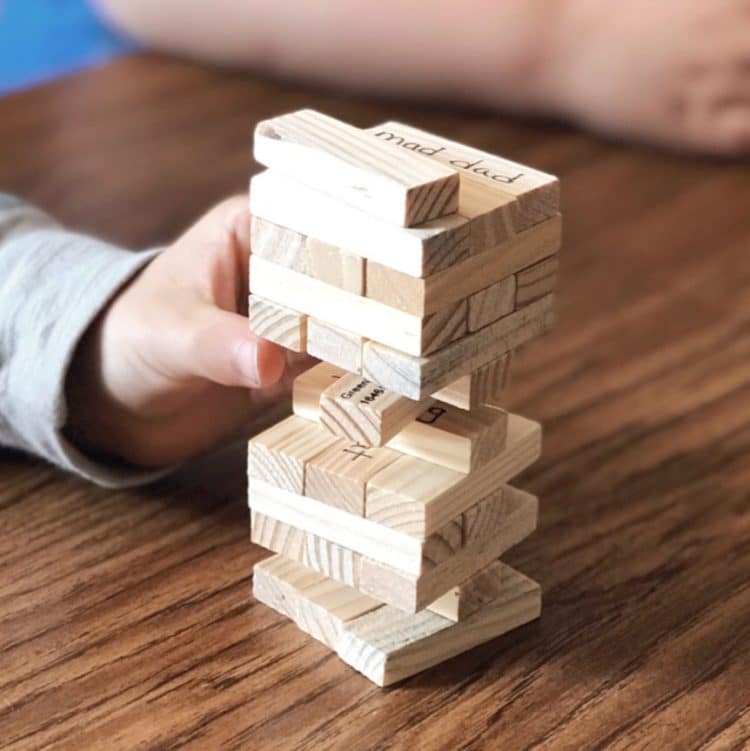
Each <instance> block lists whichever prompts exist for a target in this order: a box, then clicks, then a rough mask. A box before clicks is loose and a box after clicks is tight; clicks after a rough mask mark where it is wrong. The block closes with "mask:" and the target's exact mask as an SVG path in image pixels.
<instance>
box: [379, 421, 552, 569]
mask: <svg viewBox="0 0 750 751" xmlns="http://www.w3.org/2000/svg"><path fill="white" fill-rule="evenodd" d="M541 439H542V431H541V427H540V425H539V424H538V423H536V422H534V421H533V420H527V419H526V418H524V417H520V416H519V415H512V414H511V415H509V416H508V429H507V443H506V447H505V450H504V451H502V452H501V453H500V454H498V455H497V456H496V457H495V458H494V459H492V460H491V461H489V462H487V463H486V464H484V465H483V466H480V467H479V469H477V470H475V471H473V472H471V473H469V474H463V473H461V472H457V471H455V470H452V469H448V468H447V467H440V466H438V465H435V464H432V463H430V462H426V461H423V460H422V459H418V458H416V457H413V456H406V455H404V456H400V457H399V458H398V459H396V461H394V462H392V463H391V464H389V465H388V466H387V467H385V469H383V470H381V471H380V472H379V473H378V474H377V475H375V476H374V477H372V478H371V479H370V480H369V482H368V483H367V497H366V503H365V514H366V516H367V518H368V519H370V520H372V521H374V522H378V523H380V524H384V525H386V526H388V527H390V528H391V529H395V530H400V531H402V532H404V533H405V534H409V535H413V536H415V537H421V538H425V537H429V535H431V534H432V533H433V532H434V531H435V530H437V529H440V528H441V527H442V526H443V525H445V524H446V523H448V522H449V521H450V520H451V519H454V518H455V517H456V516H457V515H458V514H460V513H463V512H464V511H466V510H467V509H469V508H470V507H471V506H472V505H474V504H475V503H476V502H477V500H478V499H480V498H484V497H485V496H487V495H488V494H489V493H491V492H492V491H493V490H494V489H495V488H497V487H498V486H500V485H502V484H503V483H506V482H508V481H509V480H511V479H512V478H513V477H515V476H516V475H518V474H519V473H520V472H522V471H523V470H524V469H526V468H527V467H528V466H529V465H531V464H533V462H535V461H536V460H537V459H538V458H539V456H540V454H541ZM496 557H497V556H496Z"/></svg>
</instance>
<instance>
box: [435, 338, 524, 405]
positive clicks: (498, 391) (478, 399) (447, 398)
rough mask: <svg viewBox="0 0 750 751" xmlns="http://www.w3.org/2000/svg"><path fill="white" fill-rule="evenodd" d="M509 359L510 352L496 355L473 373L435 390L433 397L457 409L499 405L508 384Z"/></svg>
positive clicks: (510, 357) (510, 356)
mask: <svg viewBox="0 0 750 751" xmlns="http://www.w3.org/2000/svg"><path fill="white" fill-rule="evenodd" d="M511 359H512V354H511V353H510V352H509V353H508V354H506V355H503V356H502V357H498V359H497V360H493V361H492V362H490V363H488V364H487V365H485V366H484V367H482V368H479V370H477V371H475V372H474V373H470V374H469V375H465V376H461V378H458V379H457V380H455V381H454V382H453V383H450V384H448V385H447V386H445V387H444V388H442V389H440V391H436V392H435V393H434V394H433V397H434V398H435V399H439V400H440V401H441V402H445V403H446V404H450V405H452V406H454V407H458V408H459V409H472V407H478V406H479V405H480V404H488V405H490V406H495V407H497V406H500V402H501V398H502V395H503V392H504V390H505V387H506V386H507V384H508V378H509V373H510V362H511Z"/></svg>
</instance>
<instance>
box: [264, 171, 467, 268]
mask: <svg viewBox="0 0 750 751" xmlns="http://www.w3.org/2000/svg"><path fill="white" fill-rule="evenodd" d="M250 210H251V212H252V214H253V216H258V217H261V218H262V219H266V220H267V221H269V222H273V223H274V224H278V225H280V226H283V227H289V228H290V229H292V230H294V231H295V232H299V233H300V234H302V235H306V236H308V237H315V238H317V239H318V240H320V241H322V242H324V243H328V244H330V245H334V246H335V247H337V248H345V249H346V250H347V251H349V252H351V253H356V254H357V255H359V256H361V257H363V258H367V259H368V261H370V260H372V261H377V262H378V263H382V264H384V265H385V266H389V267H390V268H393V269H397V270H398V271H403V272H404V273H405V274H411V275H412V276H427V275H428V274H434V273H435V272H437V271H440V270H441V269H445V268H448V267H449V266H451V265H453V264H454V263H457V262H458V261H461V260H463V259H464V258H468V256H469V236H470V229H469V222H468V220H467V219H465V218H464V217H462V216H459V215H458V214H451V215H450V216H444V217H441V218H440V219H433V220H432V221H429V222H426V223H425V224H422V225H421V226H419V227H414V228H404V227H396V226H395V225H392V224H388V223H386V222H382V221H380V220H378V219H376V218H374V217H372V216H370V215H368V214H366V213H365V212H363V211H360V210H358V209H356V208H353V207H351V206H347V205H346V204H342V203H340V202H339V201H336V200H335V199H333V198H331V197H330V196H327V195H325V194H324V193H320V192H319V191H316V190H313V189H312V188H309V187H307V186H306V185H303V184H302V183H298V182H295V181H294V180H290V179H288V178H286V177H284V176H283V175H280V174H277V173H275V172H272V171H266V172H263V173H261V174H259V175H255V176H254V177H253V178H252V180H251V183H250Z"/></svg>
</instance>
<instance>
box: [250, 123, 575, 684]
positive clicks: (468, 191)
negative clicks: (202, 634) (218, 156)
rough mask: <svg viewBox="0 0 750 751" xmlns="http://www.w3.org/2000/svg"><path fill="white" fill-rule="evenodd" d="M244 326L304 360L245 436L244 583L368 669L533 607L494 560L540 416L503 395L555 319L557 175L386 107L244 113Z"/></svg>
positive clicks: (520, 584)
mask: <svg viewBox="0 0 750 751" xmlns="http://www.w3.org/2000/svg"><path fill="white" fill-rule="evenodd" d="M255 156H256V159H257V160H258V161H259V162H261V163H262V164H263V165H265V166H266V167H268V170H267V171H265V172H263V173H261V174H259V175H257V176H256V177H254V178H253V179H252V182H251V187H250V204H251V211H252V214H253V236H252V256H251V259H250V293H251V294H250V306H249V311H250V325H251V326H252V328H253V329H254V330H255V331H256V332H257V333H258V334H259V335H261V336H263V337H266V338H267V339H270V340H272V341H275V342H278V343H279V344H281V345H283V346H285V347H288V348H290V349H292V350H296V351H300V352H302V351H306V352H308V353H310V354H311V355H314V356H315V357H317V358H319V359H321V360H322V361H323V362H321V364H320V365H317V366H315V367H314V368H312V369H311V370H309V371H308V372H306V373H305V374H303V375H302V376H300V377H299V378H298V379H297V381H296V382H295V385H294V414H293V415H291V416H290V417H288V418H287V419H285V420H283V421H282V422H280V423H278V424H277V425H275V426H273V427H272V428H270V429H269V430H267V431H265V432H264V433H262V434H260V435H258V436H256V437H255V438H253V439H252V440H251V441H250V444H249V454H248V477H249V505H250V509H251V525H252V533H251V536H252V541H253V542H255V543H257V544H258V545H262V546H263V547H266V548H269V549H270V550H272V551H273V552H274V553H275V555H273V556H272V557H270V558H268V559H266V560H264V561H262V562H261V563H259V564H258V565H257V566H256V567H255V571H254V595H255V597H256V598H257V599H258V600H260V601H261V602H264V603H265V604H266V605H268V606H270V607H272V608H274V609H275V610H277V611H278V612H279V613H282V614H283V615H285V616H287V617H289V618H291V619H292V620H293V621H295V623H296V624H297V625H298V626H299V627H300V628H301V629H302V630H304V631H306V632H307V633H308V634H310V635H311V636H313V637H315V638H316V639H319V640H320V641H322V642H324V643H325V644H327V645H328V646H329V647H330V648H331V649H334V650H336V652H337V653H338V654H339V656H340V657H341V658H342V659H343V660H344V661H345V662H347V663H349V664H350V665H351V666H352V667H354V668H356V669H357V670H359V671H361V672H362V673H363V674H364V675H366V676H367V677H368V678H370V679H371V680H373V681H375V682H376V683H378V684H379V685H387V684H390V683H393V682H394V681H398V680H400V679H402V678H405V677H407V676H410V675H413V674H414V673H417V672H419V671H421V670H423V669H425V668H428V667H430V666H432V665H435V664H437V663H439V662H442V661H443V660H446V659H448V658H449V657H452V656H454V655H456V654H459V653H460V652H463V651H465V650H467V649H470V648H471V647H473V646H475V645H477V644H480V643H482V642H485V641H487V640H489V639H492V638H494V637H496V636H499V635H500V634H503V633H505V632H507V631H509V630H511V629H513V628H516V627H517V626H520V625H521V624H524V623H526V622H528V621H531V620H533V619H535V618H537V617H538V616H539V613H540V608H541V593H540V588H539V585H538V584H536V583H535V582H533V581H532V580H531V579H528V578H527V577H526V576H524V575H523V574H521V573H519V572H518V571H515V570H514V569H512V568H511V567H509V566H507V565H506V564H504V563H502V562H501V561H500V558H501V556H502V555H503V553H504V552H505V551H506V550H508V548H510V547H511V546H512V545H515V544H516V543H518V542H520V541H521V540H523V539H524V538H525V537H526V536H527V535H529V534H530V533H531V532H532V531H533V530H534V528H535V526H536V522H537V499H536V498H535V497H534V496H532V495H530V494H529V493H526V492H524V491H522V490H519V489H517V488H515V487H513V486H511V485H509V484H508V483H509V481H510V480H512V479H513V477H514V476H516V475H517V474H518V473H520V472H521V471H522V470H523V469H525V468H526V467H528V466H529V465H530V464H531V463H532V462H534V461H535V460H536V459H537V458H538V456H539V454H540V451H541V428H540V426H539V425H538V424H537V423H535V422H533V421H531V420H527V419H525V418H523V417H521V416H519V415H514V414H508V413H507V412H506V411H504V410H503V409H502V407H501V404H502V392H503V387H504V386H505V384H506V379H507V376H508V369H509V366H510V358H511V354H512V351H513V350H514V349H515V348H516V347H518V346H519V345H520V344H523V343H524V342H526V341H528V340H530V339H531V338H533V337H535V336H537V335H539V334H542V333H544V332H545V331H547V330H548V329H549V328H550V327H551V326H552V324H553V321H554V310H553V300H554V298H553V292H554V287H555V282H556V276H557V252H558V250H559V248H560V242H561V219H560V214H559V185H558V181H557V179H556V178H554V177H552V176H550V175H547V174H544V173H541V172H538V171H536V170H532V169H529V168H528V167H524V166H522V165H520V164H516V163H513V162H510V161H508V160H506V159H502V158H500V157H497V156H493V155H491V154H487V153H484V152H481V151H477V150H476V149H472V148H469V147H466V146H463V145H461V144H458V143H454V142H452V141H448V140H446V139H444V138H441V137H439V136H435V135H432V134H430V133H425V132H423V131H420V130H416V129H414V128H411V127H409V126H406V125H402V124H400V123H395V122H389V123H385V124H383V125H380V126H377V127H375V128H371V129H369V130H360V129H358V128H354V127H352V126H349V125H347V124H345V123H341V122H339V121H337V120H334V119H332V118H330V117H327V116H325V115H322V114H319V113H317V112H313V111H310V110H303V111H300V112H294V113H291V114H288V115H283V116H281V117H277V118H275V119H273V120H269V121H266V122H263V123H260V124H259V125H258V127H257V130H256V133H255Z"/></svg>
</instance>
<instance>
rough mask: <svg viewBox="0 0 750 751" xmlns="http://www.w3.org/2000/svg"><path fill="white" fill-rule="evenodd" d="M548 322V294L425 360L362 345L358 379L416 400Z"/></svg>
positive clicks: (551, 315) (530, 336) (551, 311)
mask: <svg viewBox="0 0 750 751" xmlns="http://www.w3.org/2000/svg"><path fill="white" fill-rule="evenodd" d="M554 322H555V314H554V295H547V296H546V297H543V298H541V299H540V300H537V301H536V302H533V303H531V304H530V305H526V306H524V307H522V308H521V309H520V310H517V311H515V312H514V313H511V314H510V315H507V316H505V317H503V318H501V319H500V320H498V321H495V323H491V324H490V325H489V326H485V327H484V328H483V329H480V330H479V331H476V332H474V333H473V334H469V335H467V336H465V337H463V338H462V339H459V340H458V341H455V342H452V343H451V344H448V345H447V346H445V347H443V349H441V350H439V351H438V352H436V353H434V354H432V355H427V356H425V357H414V356H411V355H407V354H404V352H401V351H398V350H396V349H393V348H392V347H387V346H385V345H383V344H379V343H378V342H366V343H365V346H364V348H363V350H362V375H364V376H365V377H367V378H369V379H370V380H372V381H375V382H376V383H379V384H381V385H382V386H383V387H385V388H387V389H389V390H391V391H396V392H397V393H399V394H402V395H403V396H408V397H409V398H410V399H422V398H423V397H425V396H427V395H428V394H434V393H435V392H436V391H439V390H440V389H441V388H443V387H444V386H447V385H448V384H449V383H451V382H453V381H455V380H456V379H457V378H459V377H460V376H462V375H466V374H467V373H471V372H473V371H475V370H478V369H479V368H481V367H483V366H484V365H487V364H488V363H490V362H491V361H492V360H495V359H497V358H498V357H501V356H502V355H504V354H506V353H507V352H510V351H511V350H513V349H515V348H516V347H518V346H519V345H521V344H523V343H524V342H527V341H529V340H530V339H533V338H534V337H536V336H539V335H540V334H544V333H545V332H547V331H548V330H549V329H550V328H551V327H552V325H553V324H554Z"/></svg>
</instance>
